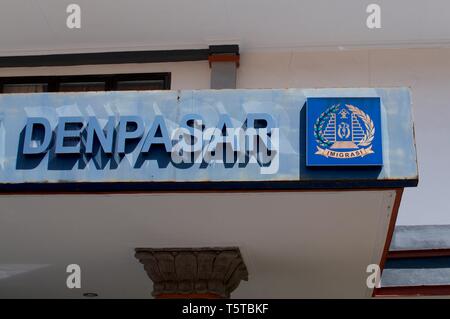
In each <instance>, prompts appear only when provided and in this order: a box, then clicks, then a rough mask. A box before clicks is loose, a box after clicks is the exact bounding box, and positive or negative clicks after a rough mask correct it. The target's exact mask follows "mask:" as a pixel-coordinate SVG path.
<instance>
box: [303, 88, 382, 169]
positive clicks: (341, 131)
mask: <svg viewBox="0 0 450 319" xmlns="http://www.w3.org/2000/svg"><path fill="white" fill-rule="evenodd" d="M382 152H383V150H382V141H381V112H380V98H378V97H360V98H338V97H336V98H328V97H327V98H322V97H320V98H308V99H307V101H306V166H382V165H383V153H382Z"/></svg>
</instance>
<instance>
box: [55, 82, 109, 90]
mask: <svg viewBox="0 0 450 319" xmlns="http://www.w3.org/2000/svg"><path fill="white" fill-rule="evenodd" d="M104 90H105V82H66V83H60V84H59V91H60V92H87V91H104Z"/></svg>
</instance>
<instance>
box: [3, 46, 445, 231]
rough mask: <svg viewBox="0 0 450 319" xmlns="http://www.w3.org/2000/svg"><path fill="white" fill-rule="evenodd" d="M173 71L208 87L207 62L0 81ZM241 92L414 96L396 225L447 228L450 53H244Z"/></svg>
mask: <svg viewBox="0 0 450 319" xmlns="http://www.w3.org/2000/svg"><path fill="white" fill-rule="evenodd" d="M165 71H170V72H172V89H205V88H209V80H210V78H209V77H210V73H209V72H210V71H209V66H208V62H206V61H203V62H202V61H201V62H177V63H155V64H122V65H101V66H72V67H52V68H41V67H39V68H4V69H0V76H12V75H39V74H40V75H44V74H49V75H50V74H90V73H127V72H129V73H132V72H165ZM237 85H238V87H239V88H289V87H299V88H302V87H303V88H304V87H389V86H409V87H411V91H412V100H413V112H414V115H415V128H416V141H417V145H418V146H417V149H418V159H419V175H420V181H419V187H418V188H416V189H414V188H410V189H407V190H406V192H405V194H404V199H403V202H402V206H401V208H400V213H399V217H398V224H450V204H449V203H448V202H447V196H450V186H448V182H447V181H450V168H448V165H449V164H450V160H449V158H450V138H449V137H450V123H449V120H450V107H448V106H447V103H449V101H450V49H440V48H422V49H372V50H350V51H323V52H307V51H304V52H276V51H273V52H248V53H243V54H242V55H241V66H240V68H239V70H238V81H237Z"/></svg>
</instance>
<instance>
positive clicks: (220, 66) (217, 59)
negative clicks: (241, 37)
mask: <svg viewBox="0 0 450 319" xmlns="http://www.w3.org/2000/svg"><path fill="white" fill-rule="evenodd" d="M209 51H210V54H209V58H208V60H209V66H210V68H211V89H235V88H236V73H237V72H236V70H237V68H238V67H239V46H237V45H218V46H210V47H209Z"/></svg>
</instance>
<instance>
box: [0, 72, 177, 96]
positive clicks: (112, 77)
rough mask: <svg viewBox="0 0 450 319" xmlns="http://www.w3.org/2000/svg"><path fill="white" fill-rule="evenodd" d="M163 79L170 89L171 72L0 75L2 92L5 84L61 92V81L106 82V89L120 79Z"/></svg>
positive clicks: (110, 89)
mask: <svg viewBox="0 0 450 319" xmlns="http://www.w3.org/2000/svg"><path fill="white" fill-rule="evenodd" d="M152 80H154V81H163V87H162V90H170V86H171V73H170V72H158V73H118V74H86V75H51V76H10V77H0V93H3V86H4V85H5V84H47V91H46V92H59V89H60V84H61V83H68V82H80V83H82V82H105V91H115V90H117V83H118V82H119V81H152Z"/></svg>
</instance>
